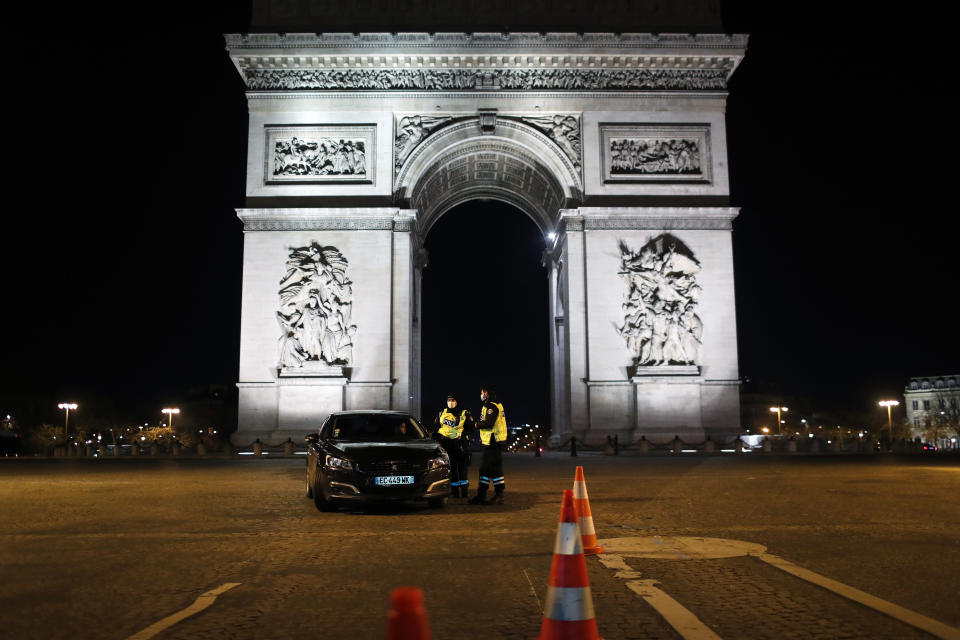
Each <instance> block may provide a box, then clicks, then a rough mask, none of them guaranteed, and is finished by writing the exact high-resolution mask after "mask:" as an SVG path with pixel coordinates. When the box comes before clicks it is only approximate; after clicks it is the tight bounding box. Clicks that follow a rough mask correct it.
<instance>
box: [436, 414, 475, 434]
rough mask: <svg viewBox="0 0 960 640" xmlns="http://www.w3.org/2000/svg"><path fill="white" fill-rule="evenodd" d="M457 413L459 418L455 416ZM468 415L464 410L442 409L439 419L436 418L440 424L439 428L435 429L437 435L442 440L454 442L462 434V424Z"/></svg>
mask: <svg viewBox="0 0 960 640" xmlns="http://www.w3.org/2000/svg"><path fill="white" fill-rule="evenodd" d="M458 413H459V417H458V415H457V414H458ZM468 413H469V412H468V411H467V410H466V409H460V408H459V407H454V408H453V409H452V410H451V409H444V410H443V411H441V412H440V417H439V418H437V421H438V422H439V423H440V428H439V429H437V433H439V434H440V435H441V436H443V437H444V438H450V439H452V440H456V439H457V438H459V437H460V436H461V435H462V434H463V428H464V423H466V421H467V414H468Z"/></svg>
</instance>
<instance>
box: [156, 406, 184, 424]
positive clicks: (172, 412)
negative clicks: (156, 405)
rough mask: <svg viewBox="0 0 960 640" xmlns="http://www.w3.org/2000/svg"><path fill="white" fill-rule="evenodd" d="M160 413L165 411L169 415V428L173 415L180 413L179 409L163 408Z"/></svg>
mask: <svg viewBox="0 0 960 640" xmlns="http://www.w3.org/2000/svg"><path fill="white" fill-rule="evenodd" d="M160 413H165V414H167V415H168V416H170V428H171V429H173V416H174V415H176V414H178V413H180V409H176V408H174V409H163V410H161V411H160Z"/></svg>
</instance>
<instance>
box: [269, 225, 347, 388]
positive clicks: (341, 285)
mask: <svg viewBox="0 0 960 640" xmlns="http://www.w3.org/2000/svg"><path fill="white" fill-rule="evenodd" d="M286 267H287V270H286V273H285V274H284V276H283V278H282V279H281V280H280V310H279V311H277V321H278V322H279V323H280V329H281V334H282V335H281V337H280V367H281V368H282V369H284V370H285V371H287V372H288V375H289V371H290V370H291V369H295V368H298V367H305V366H306V367H307V368H308V369H309V370H310V371H313V370H315V369H316V368H317V367H321V368H330V367H333V368H339V367H342V366H344V365H349V364H350V362H351V361H352V359H353V336H354V335H355V334H356V332H357V326H356V325H355V324H353V322H352V311H353V288H352V283H351V282H350V280H349V279H348V278H347V267H348V262H347V259H346V258H344V257H343V255H342V254H341V253H340V250H339V249H337V248H336V247H332V246H322V245H320V244H319V243H317V242H313V243H311V244H310V245H308V246H305V247H294V248H292V249H291V250H290V256H289V258H288V260H287V265H286ZM314 375H315V373H314Z"/></svg>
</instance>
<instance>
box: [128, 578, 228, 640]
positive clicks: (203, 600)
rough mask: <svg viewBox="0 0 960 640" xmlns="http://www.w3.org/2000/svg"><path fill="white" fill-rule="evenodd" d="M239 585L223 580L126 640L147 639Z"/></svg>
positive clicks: (201, 609) (203, 607)
mask: <svg viewBox="0 0 960 640" xmlns="http://www.w3.org/2000/svg"><path fill="white" fill-rule="evenodd" d="M239 585H240V583H239V582H225V583H223V584H222V585H220V586H219V587H217V588H216V589H211V590H210V591H207V592H206V593H204V594H202V595H201V596H200V597H199V598H197V599H196V600H194V601H193V604H192V605H190V606H189V607H187V608H186V609H181V610H180V611H178V612H176V613H174V614H172V615H169V616H167V617H166V618H163V619H162V620H158V621H157V622H154V623H153V624H152V625H150V626H149V627H147V628H146V629H144V630H143V631H138V632H137V633H135V634H133V635H132V636H130V637H129V638H127V640H147V639H148V638H152V637H153V636H155V635H157V634H158V633H160V632H161V631H164V630H165V629H168V628H170V627H172V626H173V625H175V624H177V623H178V622H180V621H181V620H184V619H185V618H189V617H190V616H192V615H194V614H195V613H200V612H201V611H203V610H204V609H206V608H207V607H209V606H210V605H212V604H213V603H214V601H215V600H216V599H217V596H219V595H220V594H221V593H225V592H227V591H229V590H230V589H233V588H234V587H236V586H239Z"/></svg>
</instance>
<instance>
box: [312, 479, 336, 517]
mask: <svg viewBox="0 0 960 640" xmlns="http://www.w3.org/2000/svg"><path fill="white" fill-rule="evenodd" d="M319 480H320V478H319V474H317V478H316V481H315V482H314V483H313V489H312V491H313V504H314V506H316V507H317V511H335V510H336V507H335V506H334V505H333V504H331V503H330V501H329V500H327V499H326V498H324V497H323V489H321V488H320V486H319Z"/></svg>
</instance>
